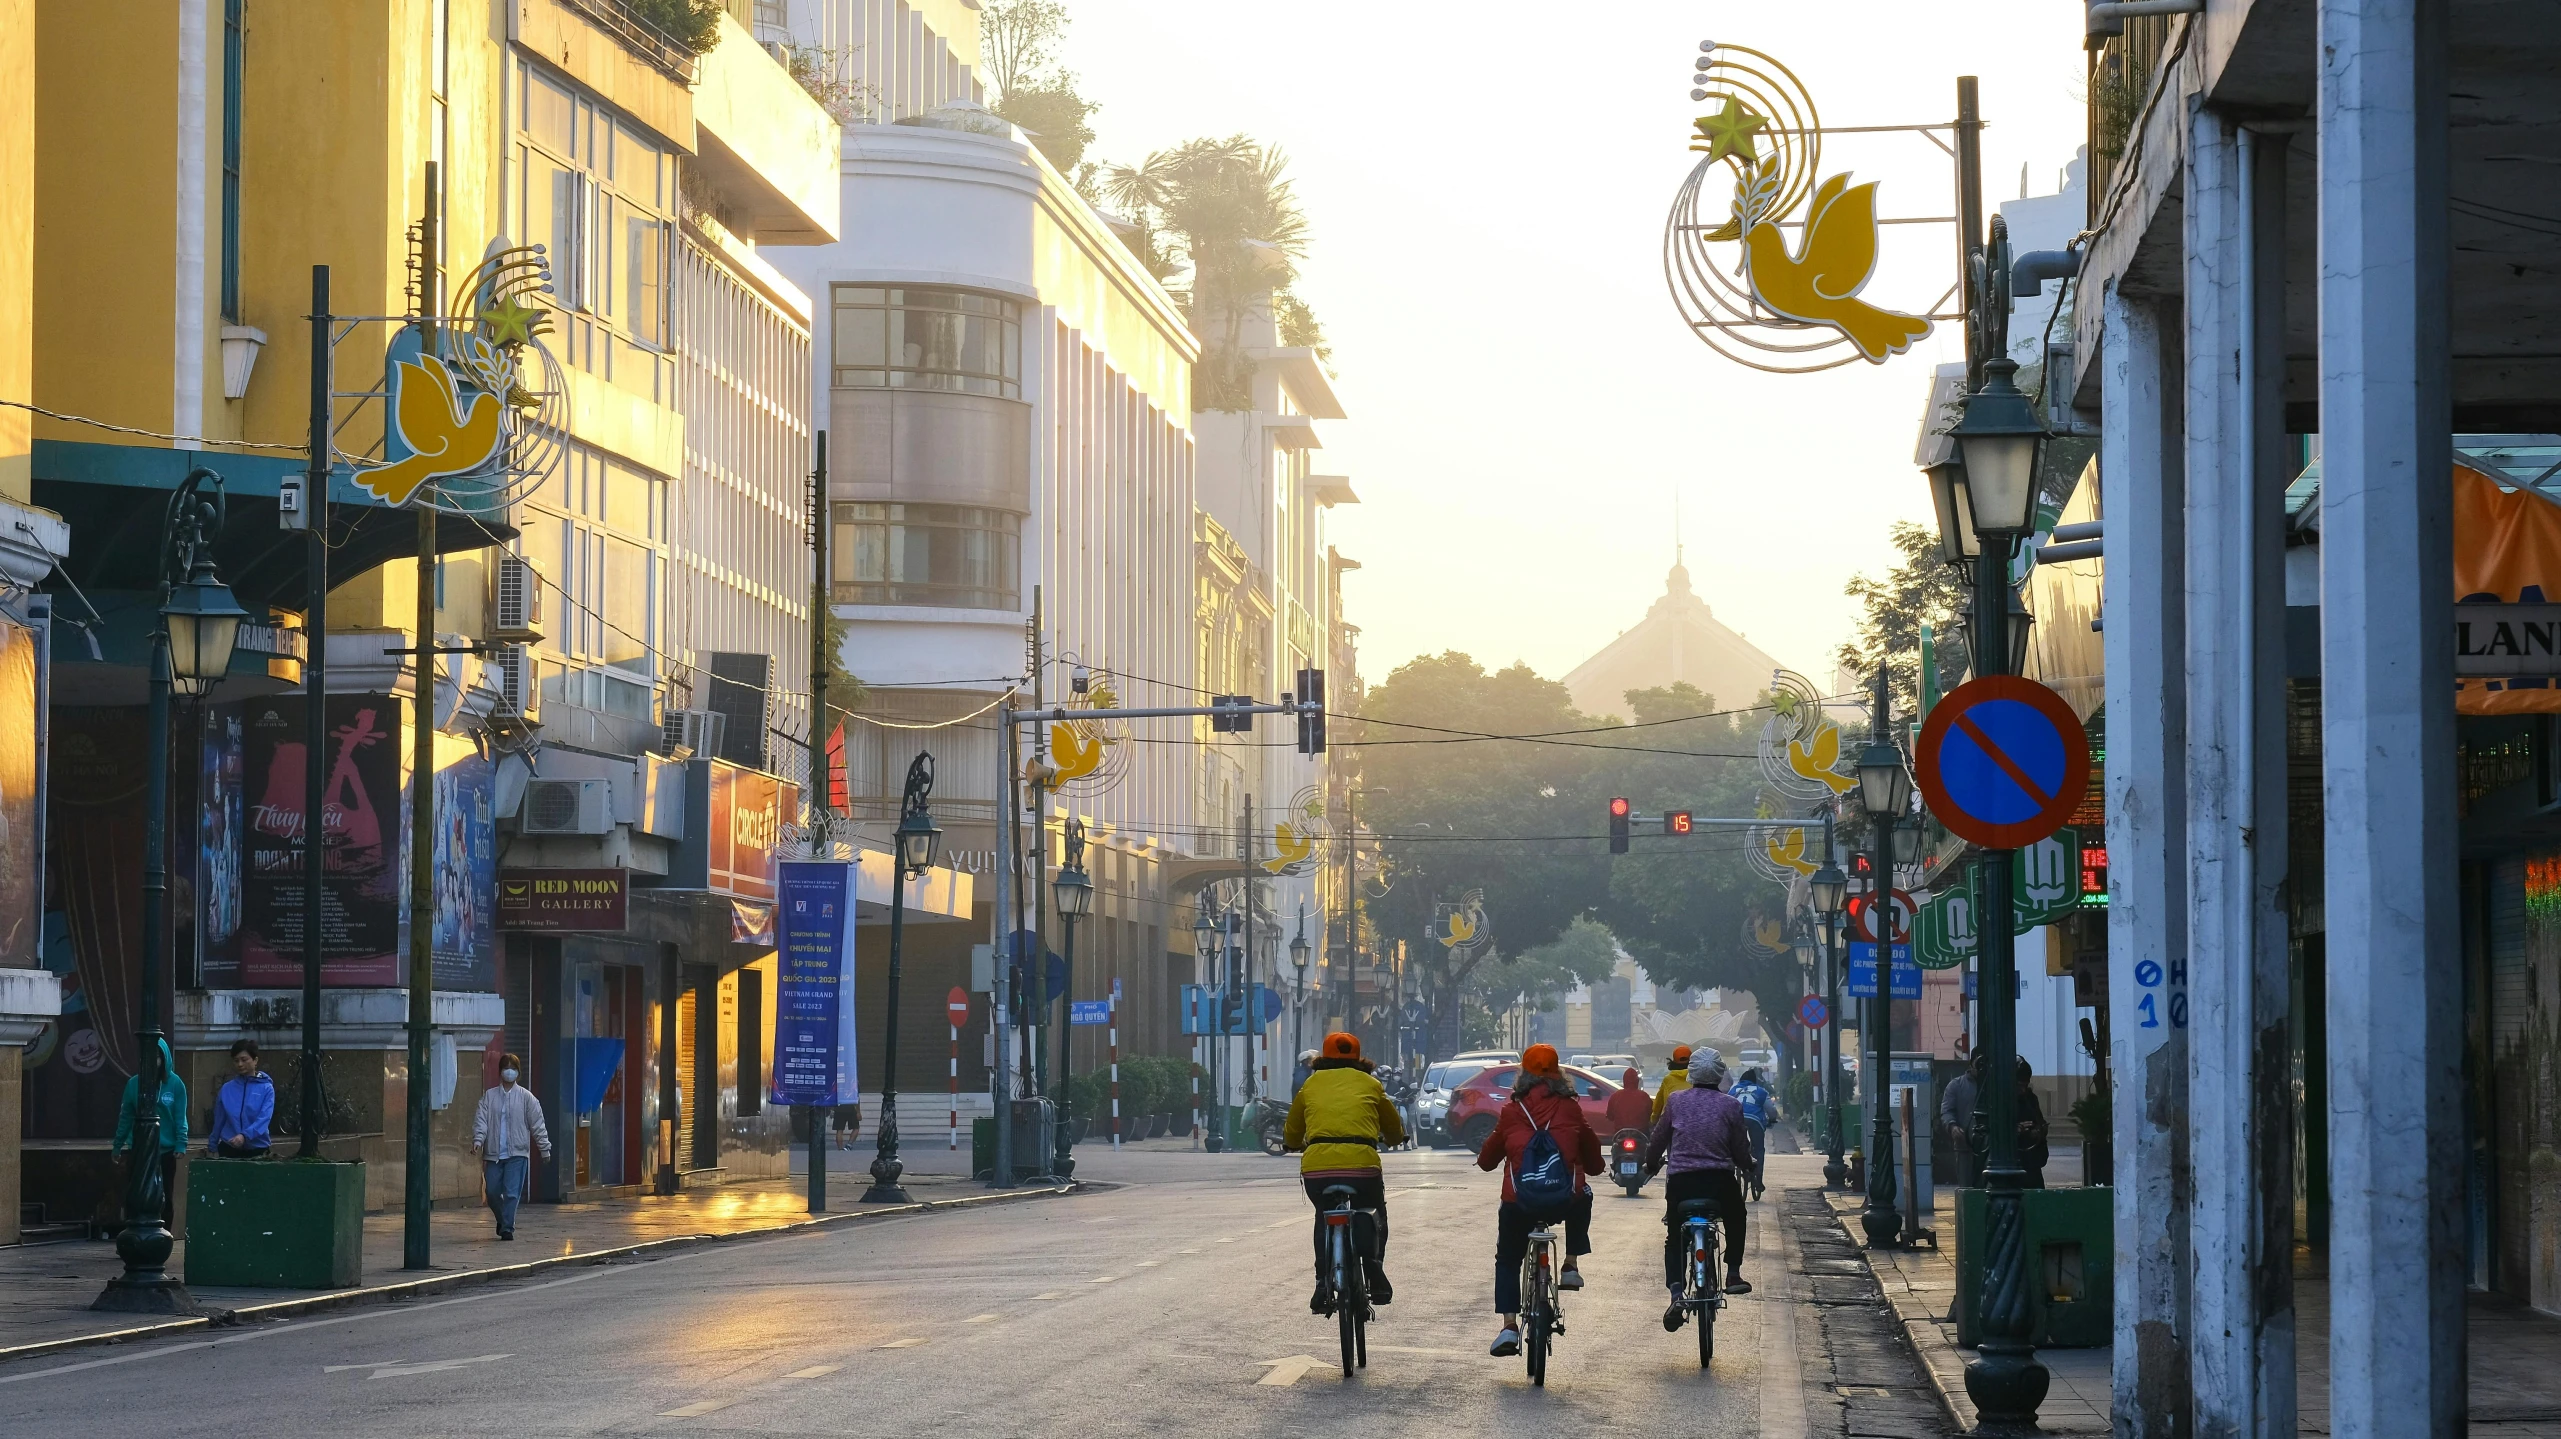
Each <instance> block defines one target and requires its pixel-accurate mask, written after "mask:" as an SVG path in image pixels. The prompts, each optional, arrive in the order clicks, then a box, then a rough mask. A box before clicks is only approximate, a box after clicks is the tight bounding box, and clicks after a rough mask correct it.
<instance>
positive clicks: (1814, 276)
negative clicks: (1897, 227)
mask: <svg viewBox="0 0 2561 1439" xmlns="http://www.w3.org/2000/svg"><path fill="white" fill-rule="evenodd" d="M1876 185H1877V182H1876V181H1874V180H1870V181H1869V182H1867V183H1866V184H1864V185H1852V184H1850V177H1849V176H1848V175H1847V174H1840V175H1834V176H1833V177H1831V178H1830V179H1828V180H1825V181H1824V182H1823V184H1822V186H1821V187H1820V188H1819V189H1817V190H1816V191H1815V192H1814V199H1813V201H1812V203H1811V204H1810V205H1808V207H1807V209H1806V212H1805V237H1804V239H1803V240H1802V241H1800V242H1799V243H1798V246H1797V249H1796V253H1794V254H1790V253H1788V249H1787V240H1786V239H1785V237H1783V236H1781V235H1780V234H1779V228H1778V226H1777V225H1776V224H1774V223H1772V221H1773V220H1774V219H1775V218H1776V217H1775V216H1773V215H1771V214H1770V213H1768V210H1767V209H1765V208H1764V207H1763V206H1762V205H1760V204H1758V203H1755V201H1756V200H1758V199H1759V197H1760V195H1761V193H1762V191H1763V190H1765V189H1766V188H1768V184H1767V182H1766V180H1765V179H1763V178H1762V177H1755V178H1754V179H1753V180H1749V181H1746V182H1745V185H1744V194H1743V196H1742V197H1740V198H1739V199H1738V200H1737V202H1736V208H1737V210H1739V211H1741V212H1742V214H1743V216H1744V217H1745V229H1744V231H1743V257H1744V265H1745V271H1746V275H1747V277H1748V278H1749V279H1750V281H1751V284H1752V295H1753V298H1755V299H1757V300H1759V301H1760V302H1761V304H1763V305H1765V306H1767V307H1768V308H1769V309H1771V310H1772V311H1775V312H1776V313H1777V314H1779V315H1780V316H1781V317H1783V318H1786V319H1790V320H1796V321H1799V322H1801V323H1804V324H1808V325H1828V326H1830V327H1831V328H1833V329H1835V330H1838V331H1840V332H1841V333H1842V334H1843V335H1845V336H1847V337H1849V341H1850V343H1851V344H1853V345H1855V346H1857V347H1858V352H1859V353H1860V354H1861V355H1863V356H1865V357H1866V358H1867V360H1868V362H1869V363H1870V364H1878V365H1881V364H1883V363H1885V360H1886V358H1887V357H1888V356H1890V355H1899V354H1901V353H1903V352H1904V351H1905V350H1908V349H1910V348H1912V346H1913V345H1914V344H1915V343H1917V342H1918V341H1919V340H1920V339H1921V338H1922V337H1923V336H1925V335H1927V334H1929V332H1930V322H1929V321H1927V320H1925V319H1923V318H1921V317H1920V316H1918V315H1906V314H1902V313H1899V312H1897V311H1894V310H1885V309H1879V308H1878V307H1876V306H1874V305H1871V304H1868V303H1867V302H1865V301H1863V300H1861V299H1859V298H1858V292H1859V291H1860V290H1863V289H1865V288H1866V287H1867V282H1868V277H1869V276H1871V275H1873V274H1875V273H1876V248H1877V247H1876Z"/></svg>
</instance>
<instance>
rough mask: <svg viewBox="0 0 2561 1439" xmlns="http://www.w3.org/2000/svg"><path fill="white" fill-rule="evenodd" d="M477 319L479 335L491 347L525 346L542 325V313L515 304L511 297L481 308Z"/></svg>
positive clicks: (526, 306)
mask: <svg viewBox="0 0 2561 1439" xmlns="http://www.w3.org/2000/svg"><path fill="white" fill-rule="evenodd" d="M477 318H478V319H479V321H480V333H481V334H482V336H483V337H485V338H486V339H487V340H488V341H489V343H491V344H493V345H521V344H525V343H527V342H528V341H530V340H532V339H533V337H534V334H535V332H536V331H538V330H540V329H541V328H542V325H543V312H542V311H541V310H540V309H538V308H536V307H534V306H532V305H524V304H519V303H517V301H516V297H515V296H513V295H510V296H508V297H506V298H505V299H503V300H500V301H499V302H498V303H496V304H494V305H490V306H487V307H485V308H483V309H482V310H481V312H480V314H479V316H478V317H477Z"/></svg>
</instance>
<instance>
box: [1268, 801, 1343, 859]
mask: <svg viewBox="0 0 2561 1439" xmlns="http://www.w3.org/2000/svg"><path fill="white" fill-rule="evenodd" d="M1331 837H1332V832H1331V827H1330V826H1329V825H1328V824H1327V823H1326V820H1325V792H1324V791H1323V789H1321V788H1319V787H1318V786H1315V785H1309V786H1307V787H1306V788H1304V789H1301V790H1300V791H1299V792H1298V794H1297V795H1296V796H1295V797H1294V798H1292V799H1291V800H1290V802H1289V805H1288V807H1287V808H1285V809H1282V810H1280V811H1278V812H1277V814H1276V815H1275V816H1274V818H1273V821H1272V833H1271V841H1272V853H1271V856H1270V858H1268V859H1265V860H1264V861H1263V862H1262V865H1263V869H1264V871H1265V872H1266V873H1268V874H1273V875H1282V876H1288V875H1300V874H1307V873H1309V872H1311V871H1312V870H1314V869H1315V868H1316V866H1317V865H1318V864H1320V863H1322V862H1323V859H1324V855H1325V850H1326V847H1327V841H1328V840H1329V839H1330V838H1331Z"/></svg>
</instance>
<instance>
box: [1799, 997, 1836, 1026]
mask: <svg viewBox="0 0 2561 1439" xmlns="http://www.w3.org/2000/svg"><path fill="white" fill-rule="evenodd" d="M1796 1017H1797V1018H1798V1019H1800V1020H1803V1021H1804V1022H1805V1027H1806V1028H1807V1029H1821V1028H1822V1027H1823V1026H1824V1025H1827V1024H1829V1023H1831V1022H1832V1010H1831V1007H1830V1006H1829V1005H1826V1004H1825V1003H1824V1002H1823V996H1821V995H1819V994H1809V995H1807V996H1805V998H1804V1000H1803V1001H1801V1002H1800V1003H1799V1004H1798V1005H1797V1006H1796Z"/></svg>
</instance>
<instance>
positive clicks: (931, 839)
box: [898, 805, 943, 874]
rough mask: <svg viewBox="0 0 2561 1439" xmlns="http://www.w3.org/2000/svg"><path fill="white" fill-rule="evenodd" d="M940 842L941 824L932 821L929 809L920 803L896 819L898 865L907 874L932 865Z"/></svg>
mask: <svg viewBox="0 0 2561 1439" xmlns="http://www.w3.org/2000/svg"><path fill="white" fill-rule="evenodd" d="M942 842H943V830H942V826H940V825H938V824H936V823H934V816H933V812H932V811H931V810H928V809H925V808H924V807H922V806H921V805H920V806H918V807H917V808H915V809H911V810H909V811H908V812H907V813H906V814H905V815H904V816H903V817H901V818H900V819H899V821H898V863H899V865H900V867H901V868H903V869H905V870H906V871H907V872H908V873H909V874H923V873H924V872H925V871H926V870H929V869H931V868H933V867H934V854H935V852H936V851H937V850H939V849H940V848H941V846H942Z"/></svg>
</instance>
